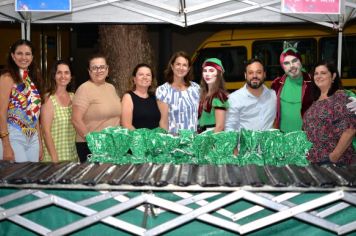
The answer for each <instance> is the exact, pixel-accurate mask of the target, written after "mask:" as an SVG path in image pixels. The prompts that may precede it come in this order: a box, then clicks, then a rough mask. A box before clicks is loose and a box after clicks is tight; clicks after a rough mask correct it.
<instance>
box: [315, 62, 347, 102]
mask: <svg viewBox="0 0 356 236" xmlns="http://www.w3.org/2000/svg"><path fill="white" fill-rule="evenodd" d="M319 66H325V67H326V68H327V69H328V71H329V72H330V73H331V76H333V74H336V77H335V79H334V82H333V83H332V84H331V87H330V88H329V91H328V94H327V95H328V97H330V96H332V95H333V94H334V93H335V92H336V91H337V90H339V89H343V86H342V83H341V79H340V75H339V72H338V70H337V68H336V65H335V63H334V62H332V61H320V62H318V63H317V64H316V65H315V66H314V68H313V70H312V73H311V77H312V78H313V79H312V90H313V100H314V101H317V100H318V99H319V97H320V94H321V91H320V89H319V87H318V86H317V85H316V84H315V81H314V72H315V69H316V68H317V67H319Z"/></svg>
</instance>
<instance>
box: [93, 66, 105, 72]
mask: <svg viewBox="0 0 356 236" xmlns="http://www.w3.org/2000/svg"><path fill="white" fill-rule="evenodd" d="M108 67H109V66H107V65H101V66H91V67H89V70H90V71H91V72H101V71H105V70H106V69H108Z"/></svg>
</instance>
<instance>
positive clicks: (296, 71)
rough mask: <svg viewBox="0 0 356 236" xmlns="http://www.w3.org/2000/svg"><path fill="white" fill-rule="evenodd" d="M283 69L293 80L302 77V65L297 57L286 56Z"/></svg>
mask: <svg viewBox="0 0 356 236" xmlns="http://www.w3.org/2000/svg"><path fill="white" fill-rule="evenodd" d="M282 67H283V70H284V72H285V73H286V74H287V75H288V76H290V77H291V78H298V77H300V76H301V75H302V63H301V62H300V60H299V59H298V58H297V57H295V56H291V55H289V56H286V57H285V58H284V61H283V66H282Z"/></svg>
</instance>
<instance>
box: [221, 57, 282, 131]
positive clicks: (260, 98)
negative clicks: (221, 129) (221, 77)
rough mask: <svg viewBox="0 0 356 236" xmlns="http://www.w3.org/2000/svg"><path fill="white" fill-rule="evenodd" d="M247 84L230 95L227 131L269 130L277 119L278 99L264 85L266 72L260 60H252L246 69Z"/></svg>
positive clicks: (272, 91)
mask: <svg viewBox="0 0 356 236" xmlns="http://www.w3.org/2000/svg"><path fill="white" fill-rule="evenodd" d="M245 79H246V84H245V85H244V87H242V88H241V89H239V90H237V91H235V92H233V93H232V94H230V95H229V100H228V102H229V109H228V112H227V117H226V121H225V130H227V131H229V130H237V131H239V130H240V129H241V128H243V129H248V130H255V131H257V130H268V129H271V128H273V122H274V119H275V118H276V109H277V97H276V93H275V91H274V90H271V89H269V88H267V87H266V86H265V85H264V81H265V79H266V71H265V68H264V65H263V63H262V61H261V60H259V59H252V60H250V61H248V62H247V64H246V67H245Z"/></svg>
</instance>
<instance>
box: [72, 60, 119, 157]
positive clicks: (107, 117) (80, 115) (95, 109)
mask: <svg viewBox="0 0 356 236" xmlns="http://www.w3.org/2000/svg"><path fill="white" fill-rule="evenodd" d="M88 72H89V77H90V79H89V80H88V81H87V82H85V83H83V84H82V85H80V86H79V88H78V89H77V91H76V93H75V95H74V99H73V114H72V122H73V125H74V128H75V129H76V131H77V136H76V147H77V151H78V156H79V159H80V162H85V161H86V160H87V156H88V154H90V150H89V148H88V146H87V143H86V140H85V136H86V135H87V134H88V133H89V132H93V131H100V130H102V129H104V128H106V127H110V126H118V125H120V116H121V101H120V98H119V96H118V95H117V93H116V90H115V88H114V86H113V85H112V84H109V83H107V82H106V78H107V77H108V74H109V66H108V65H107V63H106V59H105V57H104V56H103V55H100V54H97V55H93V56H91V57H90V58H89V60H88Z"/></svg>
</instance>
